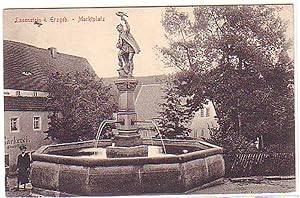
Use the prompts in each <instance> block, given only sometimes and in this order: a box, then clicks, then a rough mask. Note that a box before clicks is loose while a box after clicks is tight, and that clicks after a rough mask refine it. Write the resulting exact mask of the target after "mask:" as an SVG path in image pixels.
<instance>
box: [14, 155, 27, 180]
mask: <svg viewBox="0 0 300 198" xmlns="http://www.w3.org/2000/svg"><path fill="white" fill-rule="evenodd" d="M17 168H18V181H19V182H20V183H21V184H26V183H28V182H29V179H28V178H29V168H30V156H29V154H28V153H25V154H24V156H22V154H20V155H19V156H18V162H17Z"/></svg>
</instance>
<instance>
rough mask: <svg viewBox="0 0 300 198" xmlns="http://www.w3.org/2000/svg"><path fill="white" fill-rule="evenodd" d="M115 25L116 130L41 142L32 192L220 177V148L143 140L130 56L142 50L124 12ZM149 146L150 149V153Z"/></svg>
mask: <svg viewBox="0 0 300 198" xmlns="http://www.w3.org/2000/svg"><path fill="white" fill-rule="evenodd" d="M116 14H117V15H118V16H120V17H121V21H123V22H124V23H125V27H126V29H124V26H123V25H121V24H120V25H118V26H117V30H118V32H119V40H118V43H117V48H118V49H119V54H118V60H119V69H118V72H119V78H118V79H117V80H116V81H115V85H116V86H117V88H118V90H119V93H120V95H119V101H118V104H119V109H118V113H117V118H116V121H115V123H116V126H117V130H118V134H117V135H116V137H115V138H114V139H113V140H101V141H99V142H97V145H98V147H97V148H93V146H94V142H95V140H92V141H86V142H74V143H65V144H57V145H48V146H43V147H41V148H40V149H38V150H37V151H36V152H35V153H34V154H33V156H32V158H33V164H32V171H31V182H32V186H33V189H32V194H33V195H44V196H74V195H80V196H95V195H98V196H99V195H133V194H145V193H160V194H162V193H181V192H186V191H189V190H191V189H193V188H196V187H199V186H203V185H207V184H208V183H214V182H216V181H219V180H220V178H222V177H223V176H224V173H225V165H224V160H223V155H222V152H223V149H222V148H220V147H218V146H215V145H212V144H209V143H206V142H203V141H196V140H164V145H163V146H164V149H165V150H166V152H167V153H164V152H162V149H161V148H162V142H161V141H160V140H156V139H142V138H141V137H140V135H139V134H138V125H137V114H136V112H135V107H134V90H135V88H136V85H137V84H138V81H137V80H136V79H135V78H134V77H133V67H134V65H133V57H134V55H135V54H138V53H139V52H140V49H139V46H138V44H137V42H136V41H135V40H134V38H133V36H132V35H131V33H130V27H129V24H128V22H127V20H126V19H125V16H126V14H125V13H123V12H118V13H116ZM153 151H155V152H154V154H153Z"/></svg>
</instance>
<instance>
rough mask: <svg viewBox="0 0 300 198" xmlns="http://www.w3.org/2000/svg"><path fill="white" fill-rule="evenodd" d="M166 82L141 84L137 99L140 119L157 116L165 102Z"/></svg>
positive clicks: (136, 106) (137, 111) (136, 104)
mask: <svg viewBox="0 0 300 198" xmlns="http://www.w3.org/2000/svg"><path fill="white" fill-rule="evenodd" d="M163 86H164V84H150V85H141V88H140V91H139V93H138V95H137V97H136V100H135V110H136V113H137V117H138V119H139V120H150V119H153V118H157V117H158V115H159V112H160V111H161V107H160V106H159V104H161V103H163V101H164V99H163V98H162V97H163V96H164V92H163Z"/></svg>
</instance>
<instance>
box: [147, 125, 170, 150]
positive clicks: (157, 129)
mask: <svg viewBox="0 0 300 198" xmlns="http://www.w3.org/2000/svg"><path fill="white" fill-rule="evenodd" d="M151 123H152V124H153V125H154V127H155V129H156V131H157V132H158V134H159V137H160V141H161V143H162V146H163V149H164V153H165V154H167V151H166V146H165V143H164V141H163V138H162V135H161V133H160V131H159V128H158V126H157V124H156V122H155V121H154V120H152V122H151Z"/></svg>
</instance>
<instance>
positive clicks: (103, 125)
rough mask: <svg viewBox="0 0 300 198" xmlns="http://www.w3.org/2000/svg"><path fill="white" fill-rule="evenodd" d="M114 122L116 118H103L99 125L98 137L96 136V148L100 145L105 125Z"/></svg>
mask: <svg viewBox="0 0 300 198" xmlns="http://www.w3.org/2000/svg"><path fill="white" fill-rule="evenodd" d="M112 123H116V121H115V120H103V121H102V122H101V124H100V125H99V128H98V131H97V135H96V138H95V146H94V148H97V145H98V142H99V139H100V136H101V132H102V131H103V129H104V127H105V125H106V124H112Z"/></svg>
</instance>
